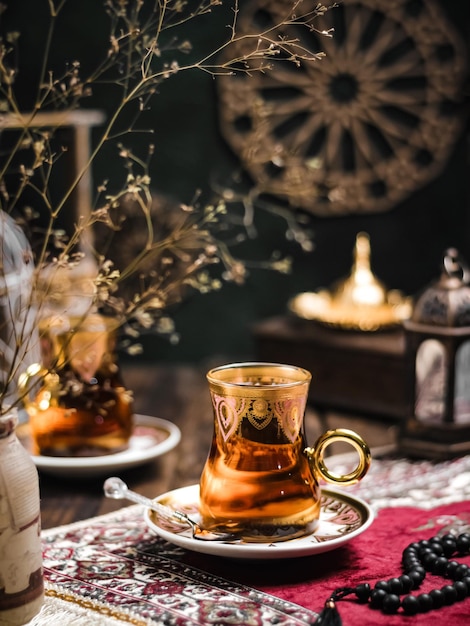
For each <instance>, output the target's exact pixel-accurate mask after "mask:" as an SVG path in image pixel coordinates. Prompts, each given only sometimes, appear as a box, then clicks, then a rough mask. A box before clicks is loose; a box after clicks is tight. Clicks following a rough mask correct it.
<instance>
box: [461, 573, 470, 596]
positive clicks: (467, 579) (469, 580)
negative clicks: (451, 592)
mask: <svg viewBox="0 0 470 626" xmlns="http://www.w3.org/2000/svg"><path fill="white" fill-rule="evenodd" d="M462 582H463V583H465V584H466V585H467V589H468V595H470V576H465V577H464V578H462Z"/></svg>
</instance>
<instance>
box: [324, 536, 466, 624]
mask: <svg viewBox="0 0 470 626" xmlns="http://www.w3.org/2000/svg"><path fill="white" fill-rule="evenodd" d="M468 554H470V533H462V534H460V535H458V536H455V535H451V534H446V535H443V536H436V537H433V538H432V539H424V540H422V541H417V542H414V543H411V544H410V545H409V546H408V547H407V548H405V550H404V551H403V556H402V568H403V574H402V575H401V576H398V577H396V578H390V579H389V580H380V581H378V582H377V583H376V584H375V586H374V588H373V589H371V586H370V585H369V584H368V583H361V584H359V585H357V586H356V587H341V588H340V589H337V590H336V591H335V592H334V593H333V594H332V595H331V597H330V599H329V600H328V601H327V602H326V604H325V609H324V611H323V612H322V613H321V614H320V616H319V618H318V620H317V621H316V622H315V624H316V625H318V626H319V625H320V624H322V625H324V626H326V625H327V624H333V623H334V624H340V623H341V622H340V620H339V617H338V616H337V615H336V616H335V618H334V619H332V612H335V611H336V607H335V603H336V601H337V600H341V599H343V598H345V597H346V596H348V595H350V594H355V595H356V598H357V600H358V602H360V603H363V604H366V603H369V605H370V607H371V608H373V609H378V610H381V611H382V612H383V613H386V614H388V615H390V614H394V613H397V612H398V611H399V610H400V609H401V611H402V612H403V613H404V614H406V615H416V614H417V613H426V612H427V611H431V610H433V609H440V608H441V607H444V606H450V605H451V604H454V603H455V602H459V601H461V600H464V599H465V598H467V597H469V596H470V567H469V566H468V565H465V563H459V562H458V561H455V560H454V559H453V558H452V557H456V556H466V555H468ZM427 572H429V573H431V574H435V575H438V576H442V577H443V578H447V579H449V580H451V581H453V582H452V583H451V584H447V585H444V586H443V587H441V588H440V589H433V590H432V591H430V592H429V593H421V594H418V595H412V594H411V593H410V592H411V591H413V590H416V589H419V587H420V586H421V584H422V583H423V581H424V579H425V577H426V573H427ZM403 595H404V598H402V599H401V598H400V596H403Z"/></svg>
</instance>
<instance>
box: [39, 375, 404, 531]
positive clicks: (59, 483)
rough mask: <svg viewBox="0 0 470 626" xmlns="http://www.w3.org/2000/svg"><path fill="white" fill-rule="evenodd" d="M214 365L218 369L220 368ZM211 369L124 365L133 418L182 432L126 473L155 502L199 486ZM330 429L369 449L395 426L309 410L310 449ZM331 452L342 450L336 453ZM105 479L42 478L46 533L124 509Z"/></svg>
mask: <svg viewBox="0 0 470 626" xmlns="http://www.w3.org/2000/svg"><path fill="white" fill-rule="evenodd" d="M218 364H219V363H216V364H214V365H218ZM208 369H209V367H204V366H201V367H192V366H186V365H185V366H179V365H154V364H142V363H141V364H138V363H133V364H125V365H123V366H122V372H123V376H124V380H125V383H126V386H127V387H128V388H129V389H131V390H133V392H134V397H135V412H136V413H139V414H143V415H152V416H156V417H160V418H162V419H165V420H168V421H170V422H173V423H174V424H176V425H177V426H178V427H179V428H180V430H181V434H182V437H181V441H180V443H179V444H178V446H177V447H176V448H175V449H174V450H172V451H170V452H168V453H166V454H165V455H163V456H161V457H159V458H157V459H155V460H154V461H152V462H150V463H147V464H145V465H142V466H140V467H135V468H133V469H130V470H127V471H125V472H122V473H121V474H120V475H121V477H122V478H123V479H124V480H125V481H126V482H127V484H128V485H129V487H130V488H131V489H134V490H136V491H138V492H140V493H142V494H144V495H146V496H148V497H155V496H157V495H158V494H161V493H164V492H166V491H169V490H171V489H176V488H178V487H183V486H186V485H190V484H195V483H197V482H198V481H199V476H200V474H201V471H202V468H203V465H204V462H205V460H206V457H207V453H208V450H209V446H210V442H211V438H212V429H213V417H212V409H211V404H210V397H209V391H208V386H207V383H206V379H205V373H206V371H207V370H208ZM331 427H349V428H353V429H355V430H356V431H357V432H359V433H360V434H361V435H362V436H363V437H364V438H365V439H366V440H367V442H368V443H369V445H370V446H371V447H377V446H379V447H380V446H386V445H390V444H393V443H394V441H395V436H396V425H395V424H394V423H393V422H391V423H388V422H384V421H383V419H381V420H377V421H375V420H373V419H370V417H369V418H361V417H354V418H352V417H350V416H347V415H345V414H344V415H343V414H338V413H330V414H323V413H322V415H321V416H319V415H318V414H316V413H315V412H314V411H313V409H308V411H307V415H306V420H305V428H306V434H307V439H308V441H309V443H313V442H314V440H315V439H316V437H317V436H318V435H320V434H321V433H322V432H323V431H324V430H326V429H327V428H331ZM333 448H334V446H331V449H332V452H337V451H338V452H339V451H341V450H339V449H337V450H334V449H333ZM105 478H106V475H104V476H103V475H99V476H96V477H95V478H86V479H83V478H82V479H74V478H67V477H64V478H61V477H58V476H56V475H51V474H46V473H43V472H41V473H40V489H41V515H42V526H43V528H44V529H47V528H52V527H55V526H60V525H63V524H68V523H71V522H74V521H78V520H81V519H87V518H90V517H94V516H96V515H101V514H104V513H108V512H111V511H113V510H117V509H119V508H121V507H122V506H125V505H126V503H125V502H122V501H116V500H109V499H107V498H105V497H104V495H103V481H104V479H105Z"/></svg>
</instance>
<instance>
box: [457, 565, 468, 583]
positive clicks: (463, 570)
mask: <svg viewBox="0 0 470 626" xmlns="http://www.w3.org/2000/svg"><path fill="white" fill-rule="evenodd" d="M469 574H470V568H469V567H468V565H465V563H459V566H458V567H457V568H456V570H455V574H454V580H462V579H463V578H465V577H466V576H468V575H469Z"/></svg>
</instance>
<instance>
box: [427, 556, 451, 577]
mask: <svg viewBox="0 0 470 626" xmlns="http://www.w3.org/2000/svg"><path fill="white" fill-rule="evenodd" d="M448 563H449V561H448V560H447V559H446V557H445V556H438V557H437V559H436V560H435V561H434V565H433V567H432V569H431V572H432V573H433V574H445V573H446V571H447V565H448Z"/></svg>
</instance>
